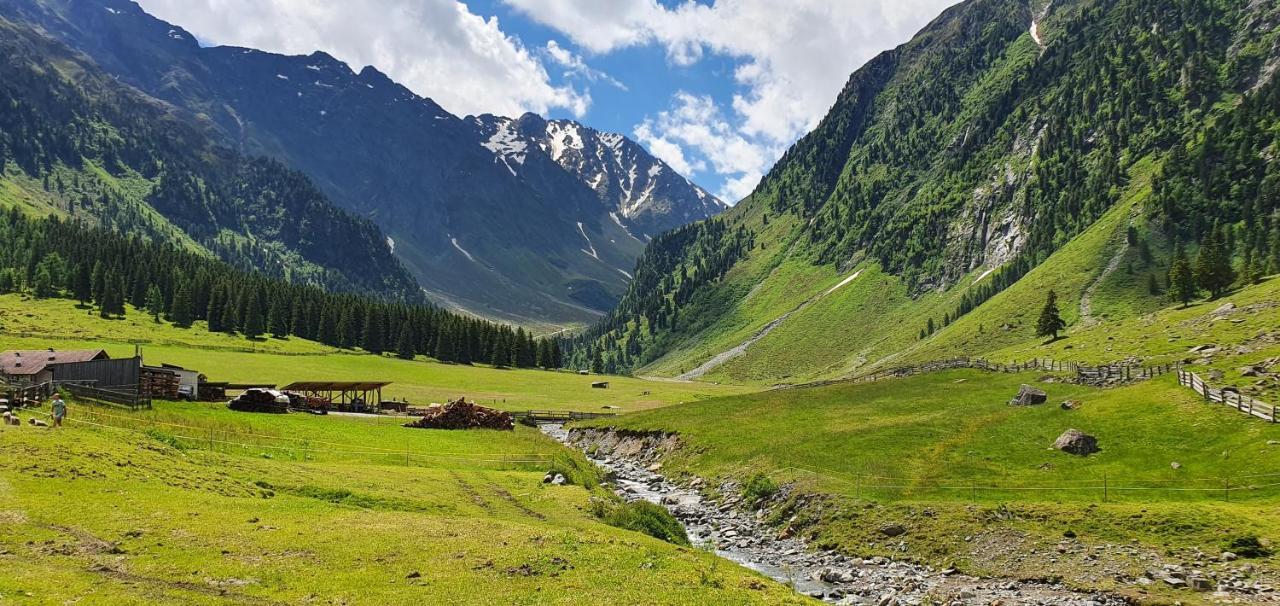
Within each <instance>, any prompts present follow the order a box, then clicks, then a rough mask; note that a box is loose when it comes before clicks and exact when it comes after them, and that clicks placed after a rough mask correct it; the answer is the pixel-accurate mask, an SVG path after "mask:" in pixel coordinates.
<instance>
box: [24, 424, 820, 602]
mask: <svg viewBox="0 0 1280 606" xmlns="http://www.w3.org/2000/svg"><path fill="white" fill-rule="evenodd" d="M107 414H112V415H113V416H114V413H110V412H104V411H102V410H100V409H95V408H90V407H85V406H81V405H78V404H74V403H73V404H72V407H71V411H70V418H71V419H74V420H76V422H71V423H69V424H68V425H67V426H66V427H64V428H62V429H59V430H46V429H40V428H34V427H30V426H23V427H16V428H15V427H3V428H0V444H3V452H4V455H5V456H3V457H0V524H3V526H4V528H5V532H4V533H0V566H3V568H4V570H5V574H4V575H0V603H5V604H64V603H79V604H113V605H115V604H156V603H174V604H223V603H251V604H304V603H324V604H424V603H432V604H444V603H449V604H495V603H499V604H599V603H700V604H754V603H759V604H766V603H767V604H778V603H791V602H795V603H800V599H799V598H797V597H794V596H792V595H791V594H790V592H789V590H787V589H785V588H784V587H782V586H780V585H778V584H776V583H772V582H770V581H768V580H766V579H764V578H762V577H759V576H757V575H756V574H754V573H752V572H749V571H747V570H744V569H741V568H738V567H736V566H732V565H728V564H727V563H725V562H723V561H719V560H718V558H716V557H715V556H714V555H711V554H709V553H706V552H702V551H699V550H694V549H688V548H682V547H677V546H675V545H672V544H669V543H664V542H662V541H658V540H656V539H652V538H650V537H648V536H645V535H642V534H639V533H635V532H630V531H626V530H620V529H616V528H612V527H609V526H606V525H604V524H602V523H600V522H599V521H597V520H596V519H595V518H594V517H593V516H592V515H591V514H590V513H588V510H589V508H588V502H589V500H590V499H591V498H592V497H593V496H600V495H601V493H600V492H599V491H600V490H601V489H599V488H598V487H596V481H597V479H596V478H595V476H594V473H595V472H594V471H592V468H591V466H590V465H588V464H587V463H586V462H585V461H584V460H582V459H581V458H579V457H577V456H574V455H572V454H570V453H569V452H568V451H567V450H564V449H561V448H560V447H559V446H558V445H556V444H555V443H553V442H551V441H550V440H549V439H547V438H545V437H543V436H542V435H541V434H539V433H538V432H536V431H535V430H532V429H529V428H524V427H519V428H517V430H516V431H514V432H495V431H474V432H446V431H432V430H420V429H408V428H403V427H399V426H398V425H395V424H390V423H374V422H368V421H365V420H359V419H352V418H346V417H340V416H332V415H331V416H329V417H314V416H310V415H282V416H268V415H234V414H232V413H229V412H227V411H225V410H218V409H216V408H214V407H209V406H205V405H190V404H161V405H159V406H158V407H157V409H156V410H155V411H154V412H152V413H149V414H146V415H137V416H133V417H131V418H130V420H129V421H118V420H113V419H110V418H108V417H106V416H105V415H107ZM81 421H94V422H99V421H100V422H102V423H100V424H99V425H94V424H88V423H83V422H81ZM126 426H129V427H131V428H129V429H125V428H124V427H126ZM193 430H204V431H206V432H209V433H211V434H213V435H216V442H213V443H212V445H210V444H208V443H206V442H205V441H204V440H203V439H195V440H192V439H187V438H184V437H178V436H181V435H183V434H185V433H190V432H192V431H193ZM248 434H254V435H257V436H259V437H258V438H250V437H249V436H248ZM272 438H274V439H272ZM254 439H256V440H258V442H257V443H256V444H254V445H253V446H254V447H252V448H245V447H239V446H232V445H230V443H232V442H235V441H238V440H250V441H251V440H254ZM290 439H292V440H303V441H305V442H306V445H307V447H308V448H310V449H313V450H311V451H310V452H308V453H305V454H304V453H302V452H300V451H298V450H294V451H285V450H274V449H270V448H267V447H266V446H267V445H269V444H272V443H283V442H287V441H289V440H290ZM348 446H359V447H361V448H362V449H363V450H366V451H369V450H377V449H380V448H382V449H392V448H394V449H397V450H406V451H408V452H409V456H403V455H402V454H397V455H395V456H391V457H387V458H386V459H381V460H380V459H379V457H377V456H359V457H358V456H351V455H342V454H334V453H326V451H327V450H331V449H332V450H337V449H341V448H346V447H348ZM512 454H523V457H522V459H516V458H515V457H508V458H506V459H504V458H503V456H504V455H512ZM530 454H545V455H547V456H548V457H549V462H520V461H521V460H527V457H528V456H529V455H530ZM547 469H562V470H565V471H568V472H569V473H570V475H571V477H572V478H573V479H574V485H567V486H552V485H549V484H543V483H542V477H543V474H544V473H545V472H546V471H547Z"/></svg>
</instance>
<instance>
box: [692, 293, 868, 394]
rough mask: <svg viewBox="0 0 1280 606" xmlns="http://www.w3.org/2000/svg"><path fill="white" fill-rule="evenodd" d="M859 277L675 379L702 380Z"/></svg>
mask: <svg viewBox="0 0 1280 606" xmlns="http://www.w3.org/2000/svg"><path fill="white" fill-rule="evenodd" d="M860 275H862V270H861V269H859V270H858V271H855V272H853V274H852V275H850V276H849V277H847V278H845V279H844V280H841V281H840V283H838V284H836V285H835V286H832V287H831V288H828V289H827V290H826V291H825V292H822V293H819V294H817V295H814V296H813V297H812V298H810V299H809V300H807V301H805V302H804V303H801V304H800V305H798V306H797V307H796V308H795V309H793V310H791V311H789V312H787V313H785V314H782V315H781V316H778V317H777V318H774V320H773V321H772V322H769V323H768V324H765V325H764V327H763V328H761V329H760V330H758V331H756V334H754V335H752V336H751V338H749V339H747V340H746V341H743V342H742V343H739V344H737V345H735V346H733V347H731V348H729V349H727V350H725V351H722V352H720V353H718V354H716V355H714V356H712V357H711V359H710V360H707V361H706V362H703V363H702V365H701V366H698V367H697V368H695V369H693V370H690V371H689V372H686V373H684V374H682V375H680V376H678V377H676V379H679V380H681V381H693V380H696V379H699V378H702V376H703V375H705V374H707V373H708V372H711V371H712V370H715V369H716V368H718V367H720V366H722V365H724V363H725V362H728V361H729V360H732V359H734V358H736V357H738V356H740V355H742V354H744V353H747V348H748V347H751V346H752V345H754V344H755V343H756V342H757V341H759V340H760V339H763V338H765V337H767V336H769V333H771V332H773V329H775V328H777V327H779V326H781V325H782V323H783V322H786V321H787V318H790V317H791V316H792V315H793V314H795V313H798V312H801V311H804V309H805V308H806V307H809V306H810V305H813V304H814V303H817V302H818V301H821V300H822V299H824V298H826V297H827V295H830V294H831V293H833V292H835V291H837V290H840V288H841V287H843V286H845V285H847V284H849V283H850V282H852V281H854V280H856V279H857V278H858V276H860Z"/></svg>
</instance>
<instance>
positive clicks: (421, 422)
mask: <svg viewBox="0 0 1280 606" xmlns="http://www.w3.org/2000/svg"><path fill="white" fill-rule="evenodd" d="M404 426H405V427H417V428H421V429H502V430H508V431H509V430H512V429H515V426H516V424H515V419H513V418H512V417H511V413H509V412H505V411H501V410H495V409H493V408H486V407H484V406H480V405H478V404H472V403H470V402H467V401H466V399H465V398H458V399H457V400H455V401H453V402H449V403H448V404H445V405H443V406H441V405H439V404H432V405H431V406H430V407H428V408H427V410H426V414H424V415H423V416H422V418H420V419H418V420H416V421H414V422H412V423H405V425H404Z"/></svg>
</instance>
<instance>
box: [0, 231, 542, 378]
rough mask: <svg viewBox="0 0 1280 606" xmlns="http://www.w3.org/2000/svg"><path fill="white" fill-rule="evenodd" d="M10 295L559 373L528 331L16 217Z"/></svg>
mask: <svg viewBox="0 0 1280 606" xmlns="http://www.w3.org/2000/svg"><path fill="white" fill-rule="evenodd" d="M0 292H28V293H30V294H31V295H33V296H35V297H38V298H55V297H56V298H67V299H74V300H76V301H79V302H80V303H81V304H82V305H83V306H85V307H87V308H92V309H94V310H95V311H96V313H98V314H99V315H100V316H101V317H103V318H107V319H109V318H115V317H119V316H123V315H124V314H126V313H128V312H129V307H130V306H132V307H133V308H136V309H137V310H138V311H139V312H142V313H147V314H149V315H151V317H152V318H154V320H155V321H156V322H169V323H171V324H173V325H174V326H177V327H179V328H193V327H194V326H196V323H197V322H203V323H204V327H205V329H206V330H208V331H210V332H223V333H228V334H240V335H243V336H245V337H246V338H249V339H260V338H265V337H268V336H270V337H275V338H287V337H299V338H303V339H309V340H313V341H318V342H320V343H324V344H326V345H330V346H333V347H339V348H344V349H355V348H359V349H363V350H364V351H367V352H369V353H373V354H383V353H393V354H395V355H397V356H399V357H401V358H406V359H411V358H413V357H414V356H417V355H425V356H430V357H433V358H436V359H438V360H440V361H442V362H457V363H461V364H470V363H477V362H478V363H486V364H492V365H494V366H499V367H515V368H534V367H540V368H559V367H561V366H562V365H563V362H564V360H563V358H562V354H561V350H560V343H559V342H558V341H556V340H552V339H541V338H534V337H533V336H532V335H531V334H530V333H528V332H526V331H525V330H524V329H522V328H516V329H513V328H511V327H509V326H505V325H500V324H495V323H492V322H488V321H484V320H480V319H477V318H470V317H465V316H460V315H457V314H453V313H450V312H447V311H444V310H442V309H439V308H437V307H433V306H429V305H422V304H415V303H405V302H391V301H385V300H379V299H374V298H371V297H369V296H364V295H358V294H352V293H334V292H329V291H326V290H324V289H321V288H319V287H316V286H310V285H303V284H292V283H289V282H286V281H284V280H281V279H278V278H272V277H268V276H264V275H262V274H259V273H251V272H245V271H242V270H239V269H236V268H234V267H232V266H230V265H228V264H226V263H224V262H222V261H219V260H217V259H214V258H212V257H209V256H205V255H201V254H198V253H194V252H190V251H186V250H181V249H178V248H176V247H174V246H172V245H169V244H165V243H158V242H154V241H149V240H144V239H142V238H140V237H138V236H126V235H122V234H119V233H116V232H114V231H112V230H109V229H105V228H101V227H91V226H88V225H85V224H83V223H80V222H77V221H70V220H62V219H58V218H55V217H49V218H44V219H32V218H27V217H24V216H23V215H22V214H21V213H20V212H19V211H18V210H17V209H11V210H9V211H7V212H4V213H3V214H2V215H0Z"/></svg>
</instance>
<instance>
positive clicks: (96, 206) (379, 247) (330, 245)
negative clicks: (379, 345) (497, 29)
mask: <svg viewBox="0 0 1280 606" xmlns="http://www.w3.org/2000/svg"><path fill="white" fill-rule="evenodd" d="M0 57H2V58H0V202H3V204H4V205H6V206H11V207H13V206H16V207H21V208H24V209H26V210H27V211H28V212H30V213H35V214H46V213H52V214H55V215H60V216H66V217H74V218H76V219H77V220H80V221H84V222H89V223H96V224H99V225H102V226H104V227H108V228H110V229H113V230H116V231H119V232H121V233H125V234H136V235H141V236H145V237H147V238H150V239H155V240H160V241H165V242H173V243H177V244H179V245H182V246H185V247H187V248H188V249H190V250H192V251H193V252H199V253H203V254H206V255H209V254H213V255H216V256H218V257H220V258H222V259H224V260H226V261H227V262H229V263H231V264H233V265H235V266H236V267H239V268H241V269H245V270H250V269H252V270H256V271H261V272H262V273H264V274H266V275H270V276H276V277H282V278H287V279H289V280H290V281H293V282H296V283H300V284H313V285H319V286H324V287H327V288H333V289H337V290H344V291H352V292H368V293H375V294H377V295H379V296H382V297H387V298H393V299H402V300H420V299H421V294H420V293H419V292H418V288H417V286H416V284H415V283H414V281H413V279H412V277H411V276H410V275H409V274H408V272H407V271H405V269H404V268H403V267H402V266H401V265H400V264H399V263H398V262H397V261H396V259H395V258H394V257H392V256H391V254H390V252H389V251H388V249H387V246H386V244H385V242H384V239H383V236H382V235H381V234H380V232H379V231H378V229H377V227H375V226H374V225H373V224H372V223H370V222H369V221H367V220H364V219H359V218H356V217H354V216H352V215H350V214H348V213H346V212H345V211H342V210H339V209H338V208H336V207H334V206H333V205H332V204H330V203H329V202H328V200H327V199H326V198H325V196H324V195H323V194H322V193H321V192H320V191H319V190H318V189H317V188H316V187H315V186H314V185H313V184H312V183H311V182H310V181H309V180H308V179H307V178H306V177H305V176H303V175H301V174H300V173H297V172H296V171H292V170H290V169H288V168H286V167H285V166H283V165H281V164H280V163H279V162H277V161H274V160H269V159H260V158H249V157H244V156H241V155H240V154H238V153H235V152H233V151H231V150H229V149H227V148H224V147H220V146H218V145H217V144H216V142H215V141H214V140H213V139H211V138H210V137H208V136H207V135H206V133H205V132H204V131H203V130H202V129H200V128H198V127H197V126H195V121H194V119H193V118H192V117H190V116H187V115H183V114H182V113H181V112H180V111H177V110H175V109H174V108H173V107H171V106H167V105H165V104H162V103H159V102H157V101H155V100H154V99H150V98H148V97H146V96H145V95H142V94H141V93H138V92H137V91H136V90H134V89H132V88H130V87H127V86H124V85H121V84H119V83H117V82H116V81H115V80H114V79H112V78H111V77H110V76H107V75H105V74H103V73H101V72H100V71H99V70H98V69H97V68H96V67H95V66H94V65H93V64H92V62H91V61H89V60H88V59H87V58H85V57H84V56H83V55H79V54H77V53H75V52H73V51H71V50H69V49H67V48H66V47H65V46H63V45H62V44H61V43H59V42H56V41H54V40H51V39H49V38H46V37H44V36H42V35H40V34H38V33H36V32H33V31H31V30H29V29H27V28H26V27H25V26H23V25H20V24H15V23H12V22H9V21H5V20H2V19H0Z"/></svg>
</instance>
